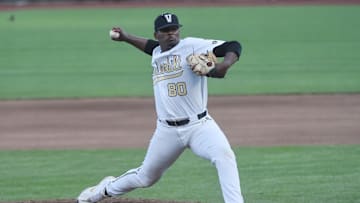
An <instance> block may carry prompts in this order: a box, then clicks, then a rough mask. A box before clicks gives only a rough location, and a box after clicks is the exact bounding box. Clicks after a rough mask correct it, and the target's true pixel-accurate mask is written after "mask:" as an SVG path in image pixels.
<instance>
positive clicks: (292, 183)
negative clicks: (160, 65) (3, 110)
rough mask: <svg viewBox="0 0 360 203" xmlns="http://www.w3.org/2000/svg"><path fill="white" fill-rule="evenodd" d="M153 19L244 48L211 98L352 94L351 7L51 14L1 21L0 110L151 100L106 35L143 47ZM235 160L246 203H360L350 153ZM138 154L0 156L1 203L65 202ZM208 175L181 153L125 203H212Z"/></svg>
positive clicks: (355, 48) (276, 151) (25, 13)
mask: <svg viewBox="0 0 360 203" xmlns="http://www.w3.org/2000/svg"><path fill="white" fill-rule="evenodd" d="M163 11H171V12H176V13H177V14H178V16H179V17H180V20H181V23H182V24H183V25H184V27H183V29H182V36H183V37H186V36H197V37H205V38H214V39H224V40H233V39H236V40H238V41H240V42H241V43H242V45H243V48H244V49H243V54H242V57H241V60H240V61H239V62H238V63H237V64H236V65H235V66H234V67H233V68H232V69H231V71H230V72H229V75H228V76H227V78H226V79H224V80H216V79H211V80H210V81H209V91H210V94H213V95H223V94H227V95H239V94H281V93H344V92H353V93H359V92H360V79H359V78H360V39H359V36H360V21H359V20H358V19H360V6H297V7H280V6H273V7H220V8H196V9H194V8H170V9H169V8H166V9H165V8H146V9H141V8H132V9H126V10H125V9H119V8H117V9H82V10H77V9H55V10H17V11H1V12H0V40H1V44H0V99H5V100H7V99H37V98H74V97H76V98H82V97H119V96H151V95H152V87H151V85H150V84H152V81H151V67H150V57H149V56H147V55H145V54H142V53H140V52H138V51H137V50H135V49H134V48H133V47H130V46H129V45H126V44H121V43H114V42H112V41H111V40H110V39H109V37H108V30H109V29H110V28H111V27H112V26H115V25H121V26H123V27H124V28H125V29H126V30H127V31H129V32H131V33H134V34H137V35H141V36H144V37H149V38H152V34H153V27H152V24H153V19H154V17H155V16H156V15H158V14H159V13H162V12H163ZM10 15H15V21H13V22H10V21H9V20H8V19H9V16H10ZM214 16H215V17H214ZM201 22H205V23H206V25H201ZM209 22H211V23H212V25H208V24H209ZM235 152H236V154H237V155H238V164H239V168H240V172H241V174H240V175H241V181H242V182H241V184H242V189H243V193H244V196H245V198H246V201H247V203H340V202H341V203H356V202H360V194H359V191H360V185H359V182H360V178H359V177H360V162H359V158H358V157H359V156H360V150H359V146H358V145H353V146H317V147H315V146H312V147H306V146H299V147H292V146H290V147H244V148H243V147H242V148H235ZM144 153H145V151H144V149H131V150H128V149H119V150H110V149H101V150H35V151H4V150H3V151H0V172H1V175H0V201H15V200H28V199H58V198H61V199H62V198H74V197H76V196H77V195H78V193H79V191H81V190H82V189H83V188H84V187H86V186H88V185H91V184H94V183H96V182H97V181H98V180H99V179H101V178H102V177H103V176H106V175H110V174H113V175H120V174H121V173H122V172H124V171H125V170H127V169H129V168H132V167H137V166H138V164H139V163H140V162H141V161H142V159H143V156H144ZM108 166H109V167H108ZM209 166H210V163H208V162H206V161H199V158H197V157H195V156H194V155H192V154H191V153H189V152H186V153H185V154H184V155H183V156H182V157H181V158H180V160H179V161H178V162H176V163H175V165H174V166H173V167H172V168H170V170H169V171H168V173H167V174H166V175H165V177H164V178H163V179H162V180H161V181H160V182H159V183H158V184H156V185H155V186H153V187H152V188H149V189H141V190H137V191H134V192H132V193H129V195H128V196H127V197H133V198H152V199H171V200H186V201H198V200H201V201H202V202H209V203H219V202H222V199H221V194H220V188H219V186H218V182H217V177H216V172H215V169H214V168H212V167H209ZM188 171H191V173H188ZM194 191H196V192H194Z"/></svg>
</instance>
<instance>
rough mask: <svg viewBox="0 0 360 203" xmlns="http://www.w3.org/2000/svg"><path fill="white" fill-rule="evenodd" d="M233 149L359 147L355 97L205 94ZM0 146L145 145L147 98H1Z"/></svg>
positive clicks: (151, 120) (359, 104) (149, 124)
mask: <svg viewBox="0 0 360 203" xmlns="http://www.w3.org/2000/svg"><path fill="white" fill-rule="evenodd" d="M209 112H210V114H211V115H212V116H213V117H214V118H215V119H216V121H217V122H218V123H219V125H220V126H221V127H222V128H223V130H224V131H225V133H226V134H227V136H228V137H229V140H230V142H231V144H232V145H233V146H259V145H299V144H300V145H309V144H360V125H359V123H360V94H347V95H288V96H228V97H210V98H209ZM0 115H2V116H1V117H0V129H1V134H0V149H56V148H60V149H64V148H66V149H71V148H74V149H75V148H76V149H79V148H134V147H136V148H146V147H147V144H148V141H149V140H150V137H151V136H152V133H153V131H154V129H155V123H156V115H155V109H154V101H153V98H114V99H81V100H38V101H36V100H35V101H0Z"/></svg>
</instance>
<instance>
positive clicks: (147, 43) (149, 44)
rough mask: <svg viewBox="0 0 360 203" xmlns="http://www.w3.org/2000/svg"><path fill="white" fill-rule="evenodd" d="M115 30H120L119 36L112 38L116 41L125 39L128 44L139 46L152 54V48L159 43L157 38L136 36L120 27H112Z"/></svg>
mask: <svg viewBox="0 0 360 203" xmlns="http://www.w3.org/2000/svg"><path fill="white" fill-rule="evenodd" d="M112 30H113V31H115V32H118V33H119V34H120V36H119V37H117V38H111V39H112V40H114V41H123V42H126V43H128V44H131V45H133V46H134V47H136V48H138V49H139V50H141V51H143V52H145V53H147V54H149V55H152V50H153V49H154V48H155V47H156V46H158V45H159V43H158V42H157V41H155V40H151V39H146V38H143V37H139V36H135V35H132V34H129V33H127V32H125V31H124V30H123V29H122V28H120V27H115V28H113V29H112Z"/></svg>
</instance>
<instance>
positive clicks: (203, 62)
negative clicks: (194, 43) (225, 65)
mask: <svg viewBox="0 0 360 203" xmlns="http://www.w3.org/2000/svg"><path fill="white" fill-rule="evenodd" d="M186 61H187V63H188V64H189V66H190V68H191V70H192V71H193V72H194V73H195V74H197V75H201V76H205V75H207V74H208V73H209V72H210V71H211V70H212V69H214V68H215V63H216V62H217V59H216V56H215V55H214V54H213V53H212V52H209V51H208V52H207V53H206V54H190V55H189V56H187V57H186Z"/></svg>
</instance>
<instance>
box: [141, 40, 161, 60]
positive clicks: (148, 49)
mask: <svg viewBox="0 0 360 203" xmlns="http://www.w3.org/2000/svg"><path fill="white" fill-rule="evenodd" d="M157 46H159V42H158V41H155V40H152V39H149V40H148V41H147V43H146V45H145V50H144V52H145V53H147V54H149V55H150V56H152V52H153V50H154V49H155V47H157Z"/></svg>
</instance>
